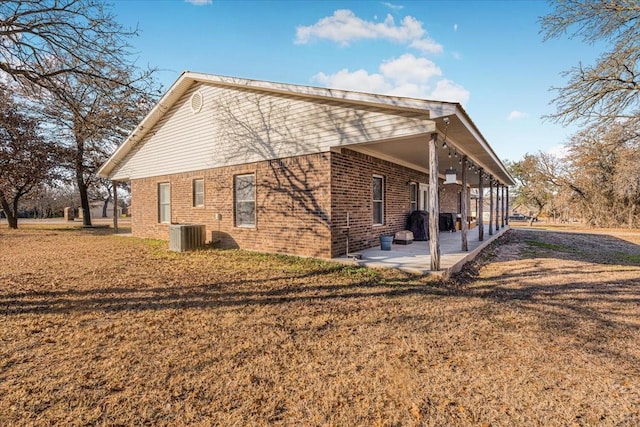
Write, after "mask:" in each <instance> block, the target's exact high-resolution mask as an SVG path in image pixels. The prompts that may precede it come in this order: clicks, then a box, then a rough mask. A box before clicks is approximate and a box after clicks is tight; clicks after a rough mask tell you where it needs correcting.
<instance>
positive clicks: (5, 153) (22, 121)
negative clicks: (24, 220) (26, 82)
mask: <svg viewBox="0 0 640 427" xmlns="http://www.w3.org/2000/svg"><path fill="white" fill-rule="evenodd" d="M0 105H2V106H3V108H2V110H0V206H2V210H3V211H4V213H5V215H6V217H7V221H8V224H9V228H18V204H19V202H20V199H21V198H22V197H23V196H25V195H27V194H29V193H30V192H32V191H34V190H35V189H37V188H38V186H40V185H42V184H43V183H44V182H45V181H46V180H47V179H49V178H51V177H52V172H53V170H54V167H55V165H56V162H57V158H56V153H57V150H56V149H55V147H53V144H52V143H50V142H49V141H47V140H45V139H44V138H43V137H42V135H41V133H40V130H39V129H38V124H37V122H36V120H34V119H33V118H31V117H28V116H26V115H25V114H23V113H22V112H21V111H20V106H19V104H17V103H16V102H15V101H14V100H13V99H12V97H11V96H9V95H8V94H7V93H6V91H5V90H4V89H2V88H1V87H0Z"/></svg>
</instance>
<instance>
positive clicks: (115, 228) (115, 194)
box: [111, 181, 118, 233]
mask: <svg viewBox="0 0 640 427" xmlns="http://www.w3.org/2000/svg"><path fill="white" fill-rule="evenodd" d="M111 183H112V185H113V232H114V233H117V232H118V181H111Z"/></svg>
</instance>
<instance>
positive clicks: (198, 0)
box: [184, 0, 213, 6]
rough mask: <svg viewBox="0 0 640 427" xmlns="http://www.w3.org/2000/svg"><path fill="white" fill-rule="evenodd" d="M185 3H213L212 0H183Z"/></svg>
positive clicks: (200, 4)
mask: <svg viewBox="0 0 640 427" xmlns="http://www.w3.org/2000/svg"><path fill="white" fill-rule="evenodd" d="M184 1H185V3H191V4H193V5H196V6H204V5H207V4H211V3H213V0H184Z"/></svg>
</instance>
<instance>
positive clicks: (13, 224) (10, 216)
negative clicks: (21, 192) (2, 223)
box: [0, 191, 18, 230]
mask: <svg viewBox="0 0 640 427" xmlns="http://www.w3.org/2000/svg"><path fill="white" fill-rule="evenodd" d="M17 205H18V201H17V200H14V203H13V206H14V207H15V209H14V210H12V207H11V206H10V205H9V202H8V201H7V199H5V197H4V193H3V192H2V191H0V206H2V210H3V211H4V216H6V217H7V224H8V225H9V228H12V229H14V230H16V229H17V228H18V208H17Z"/></svg>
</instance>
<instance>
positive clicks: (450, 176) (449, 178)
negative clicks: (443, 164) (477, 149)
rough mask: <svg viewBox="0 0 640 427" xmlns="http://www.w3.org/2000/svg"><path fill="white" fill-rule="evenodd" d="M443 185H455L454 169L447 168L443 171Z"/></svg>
mask: <svg viewBox="0 0 640 427" xmlns="http://www.w3.org/2000/svg"><path fill="white" fill-rule="evenodd" d="M444 184H457V177H456V170H455V169H452V168H449V169H447V170H445V171H444Z"/></svg>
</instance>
